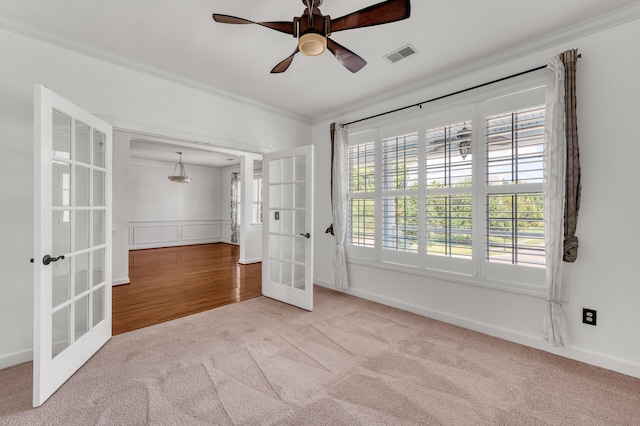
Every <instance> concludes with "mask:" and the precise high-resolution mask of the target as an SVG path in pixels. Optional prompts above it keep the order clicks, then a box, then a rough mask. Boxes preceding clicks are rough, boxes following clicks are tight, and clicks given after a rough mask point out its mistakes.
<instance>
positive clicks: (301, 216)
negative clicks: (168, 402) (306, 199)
mask: <svg viewBox="0 0 640 426" xmlns="http://www.w3.org/2000/svg"><path fill="white" fill-rule="evenodd" d="M305 215H306V212H305V211H304V210H296V211H295V221H296V222H295V229H294V232H293V233H294V235H300V234H304V233H306V232H307V222H306V219H305Z"/></svg>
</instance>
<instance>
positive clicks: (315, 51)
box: [298, 33, 327, 56]
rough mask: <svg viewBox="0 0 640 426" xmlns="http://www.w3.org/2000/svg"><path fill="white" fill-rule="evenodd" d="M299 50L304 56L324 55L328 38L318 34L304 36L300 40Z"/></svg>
mask: <svg viewBox="0 0 640 426" xmlns="http://www.w3.org/2000/svg"><path fill="white" fill-rule="evenodd" d="M298 49H299V50H300V52H302V54H303V55H307V56H318V55H322V54H323V53H324V51H325V50H327V38H326V37H323V36H321V35H320V34H316V33H307V34H303V35H301V36H300V38H299V39H298Z"/></svg>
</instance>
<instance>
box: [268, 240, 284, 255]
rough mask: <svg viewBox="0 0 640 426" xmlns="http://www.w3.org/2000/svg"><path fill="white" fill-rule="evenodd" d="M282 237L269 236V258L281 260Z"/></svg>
mask: <svg viewBox="0 0 640 426" xmlns="http://www.w3.org/2000/svg"><path fill="white" fill-rule="evenodd" d="M280 240H281V239H280V236H279V235H269V257H272V258H274V259H280Z"/></svg>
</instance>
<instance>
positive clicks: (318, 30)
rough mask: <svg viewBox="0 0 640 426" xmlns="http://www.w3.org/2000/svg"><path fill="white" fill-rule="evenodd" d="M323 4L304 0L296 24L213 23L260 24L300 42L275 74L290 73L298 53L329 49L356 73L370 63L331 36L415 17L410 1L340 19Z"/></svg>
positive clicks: (390, 0)
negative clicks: (336, 33)
mask: <svg viewBox="0 0 640 426" xmlns="http://www.w3.org/2000/svg"><path fill="white" fill-rule="evenodd" d="M322 1H323V0H302V3H303V4H304V5H305V6H306V9H305V10H304V13H303V14H302V16H301V17H298V18H293V22H284V21H279V22H253V21H249V20H247V19H243V18H237V17H235V16H229V15H221V14H218V13H214V14H213V20H214V21H216V22H221V23H224V24H258V25H262V26H263V27H267V28H271V29H272V30H276V31H280V32H281V33H285V34H289V35H292V36H293V37H295V38H297V39H298V45H297V47H296V50H294V51H293V53H292V54H291V56H289V57H288V58H286V59H285V60H283V61H282V62H280V63H279V64H278V65H276V66H275V67H274V68H273V69H272V70H271V73H281V72H284V71H286V70H287V68H289V65H291V62H292V61H293V57H294V56H295V55H296V54H297V53H298V52H301V53H302V54H304V55H307V56H317V55H320V54H322V53H324V51H325V50H326V49H329V51H330V52H331V53H332V54H333V56H335V57H336V59H337V60H338V62H340V63H341V64H342V65H343V66H344V67H345V68H346V69H348V70H349V71H351V72H353V73H355V72H358V71H360V70H361V69H362V67H364V66H365V65H367V61H365V60H364V59H362V58H361V57H360V56H358V55H357V54H355V53H353V52H352V51H351V50H349V49H347V48H346V47H344V46H342V45H340V44H339V43H336V42H335V41H333V40H331V39H330V38H329V36H330V35H331V34H332V33H334V32H337V31H344V30H351V29H354V28H362V27H370V26H373V25H380V24H388V23H390V22H396V21H401V20H403V19H407V18H408V17H409V16H410V15H411V2H410V0H387V1H384V2H382V3H378V4H375V5H373V6H369V7H366V8H364V9H361V10H358V11H357V12H353V13H350V14H348V15H345V16H342V17H340V18H336V19H331V17H330V16H329V15H322V12H320V9H319V7H320V6H321V5H322Z"/></svg>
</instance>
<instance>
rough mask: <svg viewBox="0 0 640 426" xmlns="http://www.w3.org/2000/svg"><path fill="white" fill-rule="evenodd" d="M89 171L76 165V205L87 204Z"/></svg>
mask: <svg viewBox="0 0 640 426" xmlns="http://www.w3.org/2000/svg"><path fill="white" fill-rule="evenodd" d="M89 172H90V170H89V169H88V168H86V167H82V166H76V206H88V205H89Z"/></svg>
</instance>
